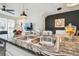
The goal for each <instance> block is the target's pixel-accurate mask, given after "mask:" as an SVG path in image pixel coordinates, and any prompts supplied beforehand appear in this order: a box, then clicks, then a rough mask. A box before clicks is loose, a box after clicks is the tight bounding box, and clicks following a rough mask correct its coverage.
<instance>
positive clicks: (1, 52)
mask: <svg viewBox="0 0 79 59" xmlns="http://www.w3.org/2000/svg"><path fill="white" fill-rule="evenodd" d="M4 55H5V48H4V47H1V46H0V56H4Z"/></svg>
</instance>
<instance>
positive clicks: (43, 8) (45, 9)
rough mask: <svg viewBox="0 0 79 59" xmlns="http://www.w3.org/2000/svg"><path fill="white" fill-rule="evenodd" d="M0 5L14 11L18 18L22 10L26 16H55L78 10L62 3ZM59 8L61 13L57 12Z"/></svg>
mask: <svg viewBox="0 0 79 59" xmlns="http://www.w3.org/2000/svg"><path fill="white" fill-rule="evenodd" d="M0 5H6V6H7V8H9V9H14V10H15V15H16V16H19V15H20V14H21V13H22V11H23V9H24V10H25V11H26V13H27V14H28V15H36V14H37V13H38V12H40V13H41V14H44V13H50V14H55V13H61V12H65V11H70V10H75V9H79V8H77V7H79V6H77V7H74V8H68V7H66V6H65V4H64V3H24V4H23V3H0ZM59 7H61V8H62V11H57V8H59ZM0 8H1V6H0Z"/></svg>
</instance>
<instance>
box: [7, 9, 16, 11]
mask: <svg viewBox="0 0 79 59" xmlns="http://www.w3.org/2000/svg"><path fill="white" fill-rule="evenodd" d="M6 11H15V10H11V9H6Z"/></svg>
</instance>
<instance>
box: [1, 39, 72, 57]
mask: <svg viewBox="0 0 79 59" xmlns="http://www.w3.org/2000/svg"><path fill="white" fill-rule="evenodd" d="M12 39H13V41H7V40H5V39H2V38H1V39H0V40H3V41H6V42H9V43H11V44H13V45H17V46H21V47H24V48H25V49H29V50H33V49H35V50H33V51H34V52H36V50H37V52H38V53H39V52H40V53H41V54H46V55H49V56H52V55H55V56H70V55H73V54H68V53H64V52H54V51H53V48H50V49H47V47H44V46H42V45H40V44H39V43H35V44H34V43H32V42H31V41H32V40H34V39H36V38H33V39H32V38H31V39H28V40H27V39H25V40H23V39H17V38H12ZM16 40H17V41H18V42H20V43H17V42H16ZM24 45H25V46H24ZM27 45H28V46H27ZM26 46H27V47H26ZM46 49H47V50H46Z"/></svg>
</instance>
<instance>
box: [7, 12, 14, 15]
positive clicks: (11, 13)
mask: <svg viewBox="0 0 79 59" xmlns="http://www.w3.org/2000/svg"><path fill="white" fill-rule="evenodd" d="M7 12H8V13H10V14H13V15H14V14H15V13H13V12H10V11H7Z"/></svg>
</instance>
